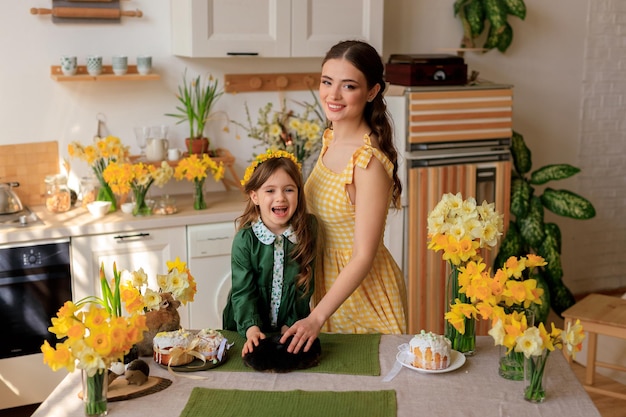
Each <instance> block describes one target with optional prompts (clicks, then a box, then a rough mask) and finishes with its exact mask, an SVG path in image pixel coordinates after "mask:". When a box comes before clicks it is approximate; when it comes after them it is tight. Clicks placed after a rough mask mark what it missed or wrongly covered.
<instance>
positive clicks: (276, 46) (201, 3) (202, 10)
mask: <svg viewBox="0 0 626 417" xmlns="http://www.w3.org/2000/svg"><path fill="white" fill-rule="evenodd" d="M383 2H384V0H341V1H336V0H172V2H171V13H172V52H173V54H174V55H179V56H186V57H205V58H219V57H226V56H259V57H282V58H284V57H323V56H324V55H325V53H326V51H328V49H330V47H331V46H332V45H334V44H335V43H337V42H338V41H341V40H346V39H359V40H364V41H367V42H369V43H370V44H372V46H374V47H375V48H376V49H377V50H378V52H379V53H380V54H381V55H382V43H383V42H382V40H383V8H384V7H383Z"/></svg>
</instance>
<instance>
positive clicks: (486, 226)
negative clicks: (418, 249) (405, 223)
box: [428, 193, 503, 355]
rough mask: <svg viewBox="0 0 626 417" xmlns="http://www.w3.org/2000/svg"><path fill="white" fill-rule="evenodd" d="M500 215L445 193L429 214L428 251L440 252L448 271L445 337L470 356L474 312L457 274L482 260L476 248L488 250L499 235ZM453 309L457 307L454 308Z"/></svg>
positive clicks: (488, 207) (473, 342) (487, 205)
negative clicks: (474, 262) (470, 264)
mask: <svg viewBox="0 0 626 417" xmlns="http://www.w3.org/2000/svg"><path fill="white" fill-rule="evenodd" d="M502 219H503V216H502V215H501V214H499V213H498V212H496V211H495V205H494V204H493V203H487V202H486V201H484V202H483V203H482V205H477V204H476V200H475V199H474V198H468V199H467V200H463V197H462V195H461V193H457V194H451V193H447V194H444V195H443V197H442V198H441V200H440V201H439V203H438V204H437V205H436V206H435V208H434V209H433V210H432V211H431V212H430V213H429V215H428V237H429V242H428V248H429V249H431V250H434V251H436V252H437V251H440V250H441V251H443V255H442V258H443V260H444V261H446V262H447V265H448V266H449V268H450V273H449V274H448V281H447V284H446V294H447V299H446V306H447V308H448V309H450V310H449V311H448V313H446V319H447V321H446V325H445V335H446V337H448V339H450V341H451V342H452V349H454V350H457V351H459V352H461V353H463V354H465V355H472V354H473V353H474V350H475V346H476V333H475V331H476V327H475V321H476V317H477V311H476V309H475V307H474V306H473V303H472V302H471V301H470V298H469V295H468V294H466V292H465V291H464V290H463V289H462V285H461V281H460V277H459V272H460V270H461V268H464V267H466V266H467V265H468V264H469V263H470V262H473V261H476V260H479V259H481V257H480V254H479V249H483V248H484V249H491V248H493V247H494V246H495V245H496V244H497V243H498V239H499V237H500V236H501V235H502V229H503V220H502ZM455 306H456V307H455Z"/></svg>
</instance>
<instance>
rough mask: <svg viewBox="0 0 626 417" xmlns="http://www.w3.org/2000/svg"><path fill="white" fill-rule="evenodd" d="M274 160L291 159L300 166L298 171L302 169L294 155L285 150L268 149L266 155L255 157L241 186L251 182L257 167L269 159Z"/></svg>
mask: <svg viewBox="0 0 626 417" xmlns="http://www.w3.org/2000/svg"><path fill="white" fill-rule="evenodd" d="M272 158H287V159H291V160H292V161H293V162H294V164H296V165H297V166H298V169H300V162H298V158H296V157H295V156H294V154H292V153H290V152H287V151H283V150H272V149H268V150H267V151H266V152H265V153H261V154H258V155H257V156H256V157H254V160H253V161H252V163H251V164H250V165H249V166H248V168H246V172H245V173H244V175H243V179H242V180H241V185H242V186H244V185H246V183H247V182H248V181H250V178H251V177H252V174H253V173H254V170H255V169H256V167H258V166H259V165H261V164H262V163H263V162H265V161H267V160H268V159H272Z"/></svg>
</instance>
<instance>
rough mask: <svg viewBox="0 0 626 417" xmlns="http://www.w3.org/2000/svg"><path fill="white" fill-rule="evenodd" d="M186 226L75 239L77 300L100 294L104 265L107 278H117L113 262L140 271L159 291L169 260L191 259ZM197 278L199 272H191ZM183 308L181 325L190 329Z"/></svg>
mask: <svg viewBox="0 0 626 417" xmlns="http://www.w3.org/2000/svg"><path fill="white" fill-rule="evenodd" d="M185 236H186V230H185V227H184V226H181V227H170V228H164V229H150V230H144V231H132V232H120V233H110V234H103V235H92V236H78V237H75V238H72V240H71V249H72V277H73V282H72V287H73V288H72V291H73V294H74V297H75V298H74V299H75V300H79V299H81V298H83V297H86V296H88V295H100V294H101V291H100V279H99V271H100V265H101V264H104V270H105V274H106V276H107V278H109V279H110V278H112V277H113V263H114V262H115V264H116V267H117V269H118V270H124V269H126V270H129V271H135V270H137V269H139V268H143V270H144V271H145V272H146V274H147V275H148V281H149V283H148V286H149V287H150V288H152V289H157V288H158V285H157V283H156V275H157V274H165V273H167V265H166V262H167V261H173V260H175V259H176V257H179V258H180V259H181V260H182V261H183V262H184V261H186V259H187V247H186V242H185ZM190 271H191V274H192V275H193V276H194V277H195V276H196V272H195V271H193V270H191V269H190ZM190 304H191V303H188V304H187V306H184V307H182V306H181V307H180V308H179V309H178V313H179V315H180V319H181V323H180V324H181V326H183V327H184V328H189V313H188V306H189V305H190Z"/></svg>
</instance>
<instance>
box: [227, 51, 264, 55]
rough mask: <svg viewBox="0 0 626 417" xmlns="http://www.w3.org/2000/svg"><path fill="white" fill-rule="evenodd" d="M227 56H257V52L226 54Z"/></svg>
mask: <svg viewBox="0 0 626 417" xmlns="http://www.w3.org/2000/svg"><path fill="white" fill-rule="evenodd" d="M226 55H228V56H258V55H259V53H258V52H226Z"/></svg>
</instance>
